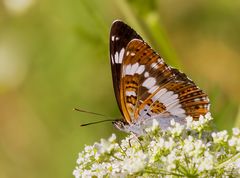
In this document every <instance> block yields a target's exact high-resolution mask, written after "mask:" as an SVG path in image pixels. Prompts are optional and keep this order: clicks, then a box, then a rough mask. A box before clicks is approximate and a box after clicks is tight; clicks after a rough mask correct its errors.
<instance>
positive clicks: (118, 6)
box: [0, 0, 240, 178]
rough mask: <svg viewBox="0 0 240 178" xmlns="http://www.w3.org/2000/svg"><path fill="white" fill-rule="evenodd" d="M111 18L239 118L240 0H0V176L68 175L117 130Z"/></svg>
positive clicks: (227, 118) (234, 121)
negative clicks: (84, 153)
mask: <svg viewBox="0 0 240 178" xmlns="http://www.w3.org/2000/svg"><path fill="white" fill-rule="evenodd" d="M114 19H122V20H124V21H125V22H127V23H128V24H129V25H130V26H132V27H133V28H134V29H136V30H137V31H138V32H139V33H140V34H141V35H142V36H143V37H144V39H145V40H146V41H147V42H148V43H149V44H150V45H151V46H152V47H153V48H154V49H155V50H156V51H158V52H159V53H160V54H161V55H162V56H163V57H164V58H165V60H166V62H167V63H168V64H170V65H173V66H175V67H177V68H180V69H181V70H182V71H184V72H185V73H187V74H188V76H189V77H190V78H192V79H193V80H194V81H195V82H196V83H197V84H198V85H199V86H200V87H201V88H202V89H204V90H205V91H206V92H207V93H208V94H209V97H210V99H211V103H212V105H211V111H212V115H213V116H214V118H215V123H216V127H217V128H218V129H228V130H230V129H231V128H232V127H234V126H238V127H239V126H240V114H239V113H238V105H239V103H240V92H239V91H240V82H239V81H240V75H239V74H240V72H239V69H240V33H239V32H240V1H233V0H230V1H226V0H212V1H209V0H196V1H191V0H168V1H165V0H162V1H160V0H159V1H157V0H149V1H145V0H119V1H118V0H115V1H112V0H102V1H97V0H92V1H87V0H68V1H67V0H60V1H59V0H58V1H57V0H51V1H49V0H0V177H1V178H11V177H24V178H32V177H36V178H38V177H39V178H42V177H60V178H61V177H62V178H64V177H72V171H73V169H74V168H75V165H76V163H75V162H76V159H77V156H78V152H80V151H81V150H82V148H83V146H84V144H92V143H93V142H94V141H98V140H99V139H100V138H106V137H108V136H110V135H111V133H113V132H115V133H117V134H118V135H120V136H122V135H123V134H122V133H119V132H118V131H117V130H116V129H114V128H113V127H112V125H111V123H103V124H98V125H92V126H89V127H83V128H80V127H79V125H80V123H86V122H92V121H97V120H99V119H102V118H99V117H97V116H92V115H86V114H83V113H78V112H74V111H72V108H74V107H78V106H80V107H81V108H84V109H87V110H91V111H94V112H99V113H104V114H107V115H110V116H112V117H119V116H120V113H119V110H118V108H117V104H116V101H115V98H114V93H113V87H112V80H111V69H110V63H109V44H108V39H109V30H110V26H111V23H112V21H113V20H114Z"/></svg>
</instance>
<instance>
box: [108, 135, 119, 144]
mask: <svg viewBox="0 0 240 178" xmlns="http://www.w3.org/2000/svg"><path fill="white" fill-rule="evenodd" d="M116 139H117V137H116V135H115V134H112V135H111V137H109V138H108V141H109V142H111V143H113V142H115V141H116Z"/></svg>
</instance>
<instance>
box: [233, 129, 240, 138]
mask: <svg viewBox="0 0 240 178" xmlns="http://www.w3.org/2000/svg"><path fill="white" fill-rule="evenodd" d="M232 132H233V135H235V136H239V135H240V130H239V128H233V129H232Z"/></svg>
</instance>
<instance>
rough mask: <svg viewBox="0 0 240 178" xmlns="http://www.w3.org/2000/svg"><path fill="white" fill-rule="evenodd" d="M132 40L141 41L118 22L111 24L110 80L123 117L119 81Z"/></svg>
mask: <svg viewBox="0 0 240 178" xmlns="http://www.w3.org/2000/svg"><path fill="white" fill-rule="evenodd" d="M133 39H142V38H141V36H139V35H138V34H137V32H136V31H135V30H133V29H132V28H131V27H129V26H128V25H127V24H125V23H124V22H122V21H120V20H116V21H114V22H113V24H112V27H111V31H110V38H109V44H110V62H111V68H112V80H113V87H114V92H115V97H116V100H117V103H118V107H119V109H120V111H121V113H122V115H123V112H122V107H121V102H120V80H121V67H122V61H123V60H124V59H123V56H124V52H125V50H126V49H125V48H126V47H127V45H128V43H129V42H130V41H131V40H133Z"/></svg>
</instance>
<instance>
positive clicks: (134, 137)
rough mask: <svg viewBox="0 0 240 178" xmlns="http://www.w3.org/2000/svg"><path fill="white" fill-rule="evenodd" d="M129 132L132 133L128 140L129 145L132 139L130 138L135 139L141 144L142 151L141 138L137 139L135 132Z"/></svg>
mask: <svg viewBox="0 0 240 178" xmlns="http://www.w3.org/2000/svg"><path fill="white" fill-rule="evenodd" d="M131 134H132V136H133V137H131V138H130V139H129V140H128V142H129V146H130V147H132V145H131V140H132V139H136V140H137V142H138V143H139V145H140V146H141V149H142V151H143V152H144V149H143V145H142V143H141V140H140V139H139V137H138V136H137V135H136V134H135V133H133V132H131Z"/></svg>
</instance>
